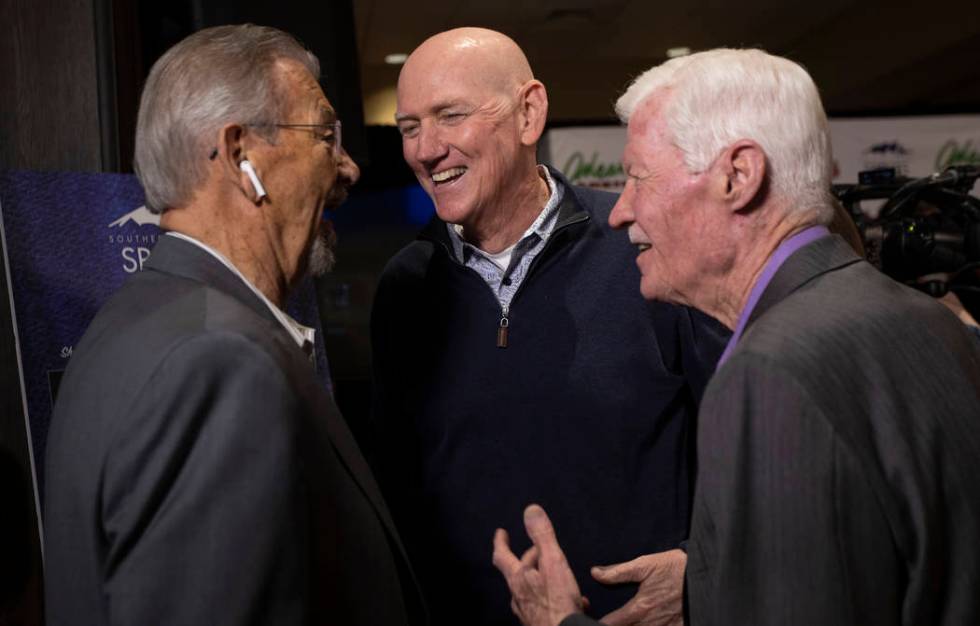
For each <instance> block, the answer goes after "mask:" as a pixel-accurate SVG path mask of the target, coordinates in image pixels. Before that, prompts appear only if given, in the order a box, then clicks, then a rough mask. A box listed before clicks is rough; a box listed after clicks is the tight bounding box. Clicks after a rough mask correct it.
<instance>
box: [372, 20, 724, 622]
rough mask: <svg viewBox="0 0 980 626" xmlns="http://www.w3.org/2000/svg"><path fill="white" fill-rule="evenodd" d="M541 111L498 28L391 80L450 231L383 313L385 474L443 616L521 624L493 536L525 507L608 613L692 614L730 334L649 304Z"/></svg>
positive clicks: (605, 197) (431, 229) (393, 281)
mask: <svg viewBox="0 0 980 626" xmlns="http://www.w3.org/2000/svg"><path fill="white" fill-rule="evenodd" d="M547 112H548V97H547V94H546V91H545V87H544V85H543V84H542V83H541V82H540V81H538V80H535V79H534V76H533V74H532V72H531V68H530V65H529V64H528V62H527V59H526V58H525V56H524V54H523V52H521V50H520V48H519V47H518V46H517V45H516V44H515V43H514V42H513V41H512V40H511V39H509V38H508V37H506V36H504V35H502V34H500V33H496V32H493V31H489V30H483V29H476V28H464V29H457V30H451V31H448V32H445V33H441V34H438V35H435V36H434V37H432V38H430V39H428V40H427V41H425V42H424V43H423V44H422V45H420V46H419V47H418V49H416V50H415V51H414V52H413V53H412V55H411V57H410V58H409V59H408V61H407V62H406V63H405V66H404V67H403V69H402V72H401V76H400V77H399V81H398V111H397V122H398V127H399V129H400V131H401V134H402V138H403V144H402V146H403V152H404V157H405V160H406V161H407V162H408V164H409V165H410V166H411V168H412V169H413V170H414V172H415V174H416V176H417V177H418V180H419V182H420V183H421V185H422V186H423V187H424V188H425V190H426V191H427V192H428V194H429V196H430V197H431V198H432V200H433V202H434V203H435V208H436V213H437V216H436V218H435V219H433V221H432V223H430V224H429V225H428V227H427V228H425V230H424V231H423V232H422V233H421V235H420V236H419V238H418V240H417V241H415V242H413V243H411V244H410V245H408V246H407V247H406V248H404V249H403V250H401V251H400V252H399V253H398V254H397V255H396V256H395V257H394V258H393V259H392V260H391V261H390V262H389V264H388V266H387V267H386V269H385V271H384V274H383V276H382V278H381V281H380V284H379V286H378V292H377V295H376V298H375V304H374V311H373V315H372V338H373V349H374V366H375V379H376V393H377V403H376V411H375V416H376V426H377V430H376V435H377V443H379V444H380V447H381V448H382V452H383V453H382V454H379V455H378V458H379V459H383V460H384V464H383V465H381V466H380V467H379V468H378V471H379V475H380V476H381V480H382V483H383V488H385V489H386V492H387V496H388V497H389V498H390V501H391V502H392V506H393V508H394V511H395V515H396V517H397V520H398V522H400V524H401V525H402V529H403V531H404V533H403V534H404V536H405V537H406V541H407V543H408V544H409V546H410V548H409V549H410V551H411V552H412V553H413V557H414V558H413V561H414V562H415V563H417V564H418V566H419V569H420V570H421V574H420V576H421V578H422V583H423V586H424V589H425V591H426V593H427V595H428V596H429V605H430V607H431V609H432V611H433V613H434V615H435V619H436V622H437V623H442V624H459V623H461V622H463V621H465V623H467V624H512V623H514V622H515V618H514V617H513V615H512V614H511V610H510V606H509V599H510V598H509V593H508V591H507V588H506V585H505V584H504V582H503V581H502V580H501V579H500V577H499V574H497V572H496V571H495V570H494V569H493V566H492V564H491V559H490V557H491V538H492V536H493V532H494V529H495V528H496V527H497V526H498V525H500V524H501V523H506V522H508V521H515V520H518V519H519V517H520V512H521V510H523V508H524V506H525V505H526V504H527V503H529V502H532V501H534V502H540V503H541V504H543V505H544V506H545V507H546V508H547V510H548V511H549V513H550V514H551V516H552V518H553V519H555V520H556V524H560V525H561V528H562V530H563V540H564V541H565V548H566V550H567V553H568V555H569V561H570V562H571V565H572V567H573V569H574V571H575V573H576V575H577V577H578V579H579V580H581V581H582V583H583V584H582V587H583V593H584V594H585V595H586V596H588V598H589V600H590V602H591V606H592V609H593V613H594V614H595V615H596V616H597V617H601V616H605V615H606V614H607V613H609V612H611V611H617V612H616V613H614V614H613V615H612V616H611V617H610V619H609V620H608V621H609V623H611V624H614V623H627V621H628V620H629V619H632V618H633V617H635V616H636V615H637V614H638V613H639V610H640V609H641V608H642V606H643V605H644V602H648V601H649V599H650V597H651V596H654V595H658V594H661V595H663V596H664V597H667V598H668V602H667V604H668V605H669V607H670V611H671V612H673V614H679V612H680V597H681V592H680V589H681V580H682V574H683V562H684V559H685V558H686V557H685V555H684V553H683V552H682V551H681V550H678V549H677V548H678V546H679V545H680V544H681V543H682V542H683V540H684V539H685V538H686V537H687V529H688V518H689V513H690V501H691V481H692V476H691V459H692V456H691V445H692V442H693V417H694V416H695V415H696V411H697V403H698V400H699V398H700V396H701V392H702V390H703V388H704V385H705V381H706V379H707V377H708V375H709V374H710V372H711V371H712V370H713V368H714V363H715V360H716V358H717V356H718V355H719V354H720V352H721V349H722V347H723V340H724V338H723V337H721V336H720V335H721V333H722V332H723V331H721V330H720V327H719V326H717V325H715V324H713V322H712V321H709V320H708V319H707V318H704V317H699V314H696V313H693V312H692V311H690V310H688V309H686V308H684V307H678V306H673V305H667V304H661V303H648V302H646V301H644V300H643V298H642V297H641V296H640V294H639V293H638V292H637V290H636V283H637V281H638V280H639V273H638V272H637V270H636V268H635V266H634V264H633V259H634V257H635V256H636V250H635V248H633V247H632V246H631V245H630V243H629V241H628V239H627V237H626V235H625V233H620V232H614V231H612V230H611V229H610V228H609V226H608V224H607V221H608V217H609V212H610V209H611V208H612V206H613V203H614V202H615V200H616V196H614V195H613V194H610V193H604V192H599V191H594V190H590V189H584V188H580V187H574V186H572V185H571V184H569V183H568V181H567V180H565V179H564V178H563V177H562V176H561V174H560V173H558V172H557V171H556V170H554V169H551V168H548V167H546V166H544V165H541V164H539V163H538V161H537V156H536V146H537V142H538V140H539V139H540V137H541V133H542V131H543V128H544V124H545V118H546V116H547ZM509 530H510V531H511V535H512V536H513V537H514V539H515V541H520V540H521V539H523V531H522V530H521V529H519V527H518V526H517V525H516V524H515V526H514V527H513V528H510V529H509ZM519 530H521V532H520V533H518V531H519ZM525 542H526V540H525ZM637 557H640V558H637ZM634 559H636V560H634ZM610 563H616V564H619V565H616V566H614V567H611V568H608V569H604V570H595V572H594V575H595V579H593V578H592V577H591V576H589V572H590V568H591V567H592V566H596V565H600V564H610ZM678 563H679V564H680V567H677V564H678ZM663 569H668V570H670V571H671V572H674V573H673V575H672V576H664V575H660V576H653V577H650V578H649V580H652V581H654V582H655V583H656V585H660V586H659V587H652V586H650V585H649V584H648V585H646V586H644V585H641V586H639V587H638V586H637V584H636V583H639V582H641V581H645V580H648V575H649V574H651V573H653V572H658V573H660V572H661V570H663ZM665 581H667V582H665ZM601 583H605V584H601ZM623 583H626V584H623ZM637 594H639V595H637ZM624 605H625V606H624Z"/></svg>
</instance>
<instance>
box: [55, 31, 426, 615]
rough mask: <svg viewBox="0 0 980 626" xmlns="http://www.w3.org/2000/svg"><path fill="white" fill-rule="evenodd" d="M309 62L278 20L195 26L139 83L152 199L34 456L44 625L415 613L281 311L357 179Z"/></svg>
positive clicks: (401, 572)
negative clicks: (132, 271) (153, 233)
mask: <svg viewBox="0 0 980 626" xmlns="http://www.w3.org/2000/svg"><path fill="white" fill-rule="evenodd" d="M318 74H319V64H318V61H317V59H316V57H314V56H313V55H312V54H311V53H309V52H308V51H307V50H305V49H304V48H303V47H302V46H300V45H299V44H298V43H297V42H296V41H295V40H294V39H293V38H292V37H291V36H289V35H288V34H286V33H283V32H281V31H278V30H275V29H272V28H265V27H260V26H254V25H242V26H221V27H217V28H212V29H207V30H203V31H200V32H197V33H195V34H193V35H191V36H190V37H188V38H187V39H185V40H183V41H182V42H180V43H178V44H177V45H176V46H174V47H173V48H171V49H170V50H169V51H168V52H167V53H166V54H164V55H163V57H161V59H160V60H159V61H157V63H156V64H154V66H153V69H152V70H151V71H150V75H149V77H148V79H147V82H146V87H145V89H144V91H143V96H142V100H141V103H140V111H139V118H138V123H137V131H136V169H137V173H138V175H139V177H140V180H141V182H142V183H143V186H144V189H145V191H146V201H147V206H148V207H150V208H151V210H154V211H158V212H162V216H161V226H162V227H163V228H164V229H165V230H167V231H168V233H167V235H166V236H163V237H161V238H160V240H159V242H158V243H157V245H156V247H155V248H154V249H153V253H152V255H151V257H150V259H149V261H148V263H147V264H146V266H145V269H144V271H142V272H140V273H139V274H136V275H134V276H133V277H132V278H131V279H130V280H129V281H128V282H127V283H126V284H125V286H123V288H122V289H121V290H120V291H119V292H118V293H116V294H115V296H113V298H112V299H111V300H110V301H109V302H108V303H107V304H106V305H105V306H104V307H103V308H102V309H101V310H100V311H99V313H98V315H97V316H96V317H95V319H94V321H93V322H92V324H91V326H90V327H89V329H88V331H87V332H86V334H85V336H84V337H83V338H82V340H81V342H80V343H79V344H78V345H77V346H76V348H75V352H74V356H73V357H72V360H71V364H70V365H69V367H68V371H67V373H66V374H65V378H64V381H63V383H62V385H61V388H60V393H59V395H58V400H57V405H56V407H55V411H54V417H53V419H52V423H51V431H50V435H49V438H48V449H47V480H48V482H47V489H46V494H45V496H46V502H45V504H46V506H45V510H44V513H45V531H46V532H45V539H46V543H45V547H46V550H45V556H46V561H45V568H44V569H45V572H44V573H45V584H46V589H45V600H46V617H47V622H48V624H52V625H54V624H78V623H85V624H181V625H192V624H201V625H204V624H208V625H210V624H296V625H299V624H325V623H332V624H333V623H336V624H362V625H364V626H369V625H372V626H373V625H377V624H409V623H412V622H413V621H416V622H421V621H423V620H424V616H423V615H422V609H421V604H420V601H419V599H418V593H417V591H416V590H415V586H414V582H413V580H412V577H411V574H410V570H409V567H408V564H407V561H406V560H405V558H404V556H403V553H402V551H401V548H400V542H399V539H398V536H397V534H396V532H395V530H394V528H393V526H392V524H391V521H390V518H389V515H388V512H387V510H386V508H385V504H384V502H383V500H382V499H381V496H380V493H379V492H378V488H377V486H376V485H375V483H374V480H373V478H372V476H371V472H370V471H369V470H368V468H367V465H366V464H365V462H364V460H363V458H362V457H361V455H360V452H359V451H358V449H357V446H356V445H355V443H354V440H353V438H352V437H351V435H350V433H349V431H348V430H347V428H346V426H345V424H344V421H343V419H342V418H341V416H340V414H339V413H338V411H337V409H336V407H335V406H334V404H333V400H332V399H331V398H330V397H329V396H328V395H327V393H326V392H325V391H324V390H323V389H322V388H321V386H320V385H319V383H318V382H317V380H316V378H315V376H314V373H313V369H312V367H311V364H310V361H309V358H308V356H307V354H308V351H309V348H310V347H311V343H312V340H313V336H312V334H313V333H312V329H309V328H306V327H304V326H301V325H299V324H298V323H297V322H296V321H294V320H293V319H292V318H290V317H289V316H288V315H286V313H285V312H283V310H282V309H283V306H284V303H285V300H286V297H287V294H288V293H289V291H290V289H291V288H293V287H294V286H295V285H296V284H297V282H298V281H299V280H300V278H301V277H302V276H303V275H304V274H305V273H306V272H307V271H317V270H323V269H324V266H325V265H326V262H327V261H328V259H327V257H328V256H329V254H328V253H329V251H328V250H327V249H326V243H325V242H323V241H322V239H321V240H320V243H317V241H318V237H320V235H319V233H320V232H321V229H322V215H323V210H324V207H325V206H333V205H336V204H339V203H340V202H341V201H342V200H343V198H344V196H345V193H346V192H345V190H346V188H347V187H348V186H349V185H350V184H352V183H353V182H354V181H355V180H356V179H357V177H358V169H357V166H356V165H355V164H354V163H353V161H351V159H350V158H349V157H348V156H347V154H346V153H345V152H344V150H343V148H342V147H341V145H340V134H339V133H340V127H339V122H338V121H337V118H336V113H335V112H334V109H333V107H331V105H330V102H329V101H328V100H327V99H326V97H325V96H324V95H323V91H322V90H321V89H320V85H319V84H318V82H317V76H318Z"/></svg>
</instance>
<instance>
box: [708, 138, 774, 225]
mask: <svg viewBox="0 0 980 626" xmlns="http://www.w3.org/2000/svg"><path fill="white" fill-rule="evenodd" d="M715 166H716V176H717V181H718V183H717V190H718V193H719V194H720V195H721V197H722V198H723V200H724V202H725V203H726V204H727V205H728V206H729V208H730V209H731V210H732V211H741V210H744V209H745V208H747V207H750V206H751V205H752V203H753V201H755V200H757V199H759V195H760V194H761V193H762V192H763V184H764V183H765V180H766V171H767V170H766V167H767V165H766V153H765V152H764V151H763V150H762V146H760V145H759V144H757V143H756V142H754V141H752V140H751V139H740V140H739V141H736V142H735V143H733V144H732V145H730V146H729V147H728V148H726V149H725V151H724V152H722V153H721V156H719V158H718V161H717V162H716V164H715Z"/></svg>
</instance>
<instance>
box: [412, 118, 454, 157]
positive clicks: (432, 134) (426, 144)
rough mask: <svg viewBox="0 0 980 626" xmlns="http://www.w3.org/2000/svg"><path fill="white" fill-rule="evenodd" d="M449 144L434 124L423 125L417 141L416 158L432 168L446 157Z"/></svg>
mask: <svg viewBox="0 0 980 626" xmlns="http://www.w3.org/2000/svg"><path fill="white" fill-rule="evenodd" d="M447 146H448V144H447V143H446V141H445V140H444V138H443V136H442V132H441V131H440V130H439V128H437V127H436V126H435V125H433V124H422V125H421V126H420V127H419V134H418V136H417V137H416V139H415V158H416V159H417V160H418V161H419V162H420V163H423V164H425V165H428V166H431V165H434V164H435V163H437V162H438V161H439V160H440V159H442V158H443V157H445V156H446V153H447V152H448V149H447Z"/></svg>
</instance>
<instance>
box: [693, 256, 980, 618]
mask: <svg viewBox="0 0 980 626" xmlns="http://www.w3.org/2000/svg"><path fill="white" fill-rule="evenodd" d="M978 460H980V354H978V350H977V343H976V342H975V340H974V339H973V337H971V336H970V334H969V333H968V332H967V330H966V328H965V327H964V326H963V324H961V323H960V322H959V321H958V320H957V319H956V318H955V317H954V316H953V315H952V314H951V313H950V312H949V311H947V310H946V309H945V308H944V307H942V306H941V305H939V304H937V303H936V302H935V301H933V300H932V299H930V298H929V297H927V296H925V295H923V294H920V293H918V292H915V291H913V290H911V289H909V288H906V287H904V286H902V285H899V284H897V283H895V282H894V281H892V280H890V279H888V278H887V277H885V276H884V275H882V274H881V273H879V272H878V271H877V270H875V269H874V268H873V267H871V266H870V265H868V264H867V263H865V262H863V261H861V260H859V259H858V257H857V256H855V255H854V253H853V252H852V251H851V250H850V248H849V247H848V246H847V244H846V243H844V241H843V240H842V239H840V238H839V237H836V236H834V237H826V238H823V239H820V240H818V241H816V242H814V243H812V244H810V245H808V246H806V247H805V248H803V249H801V250H800V251H798V252H797V253H796V254H794V255H793V256H792V257H790V258H789V259H788V260H787V261H786V263H785V264H784V265H783V266H782V267H781V268H780V270H779V271H778V272H777V274H776V276H775V277H774V278H773V281H772V282H771V283H770V284H769V286H768V288H767V289H766V291H765V292H764V294H763V296H762V299H761V300H760V302H759V304H758V306H757V307H756V309H755V310H754V311H753V314H752V317H751V319H750V322H749V326H748V328H747V329H746V332H745V334H744V335H743V336H742V339H741V341H740V342H739V344H738V346H737V347H736V349H735V351H734V352H733V354H732V357H731V359H730V360H729V361H727V362H726V363H725V364H724V365H722V366H721V367H720V368H719V370H718V371H717V372H716V374H715V376H714V378H713V379H712V380H711V383H710V384H709V386H708V389H707V391H706V393H705V398H704V402H703V404H702V408H701V412H700V416H699V423H698V477H697V486H696V489H695V502H694V512H693V519H692V528H691V540H690V543H689V555H688V558H689V560H688V568H687V591H688V597H689V601H690V616H691V623H693V624H695V625H701V624H719V625H720V624H726V625H728V624H753V625H766V624H772V625H776V624H779V625H784V624H794V625H796V626H799V625H805V624H814V625H816V624H835V625H842V624H854V625H857V624H862V625H876V624H892V625H894V624H907V625H913V624H948V625H950V626H952V625H954V624H956V625H961V624H980V474H978V472H977V463H978Z"/></svg>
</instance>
